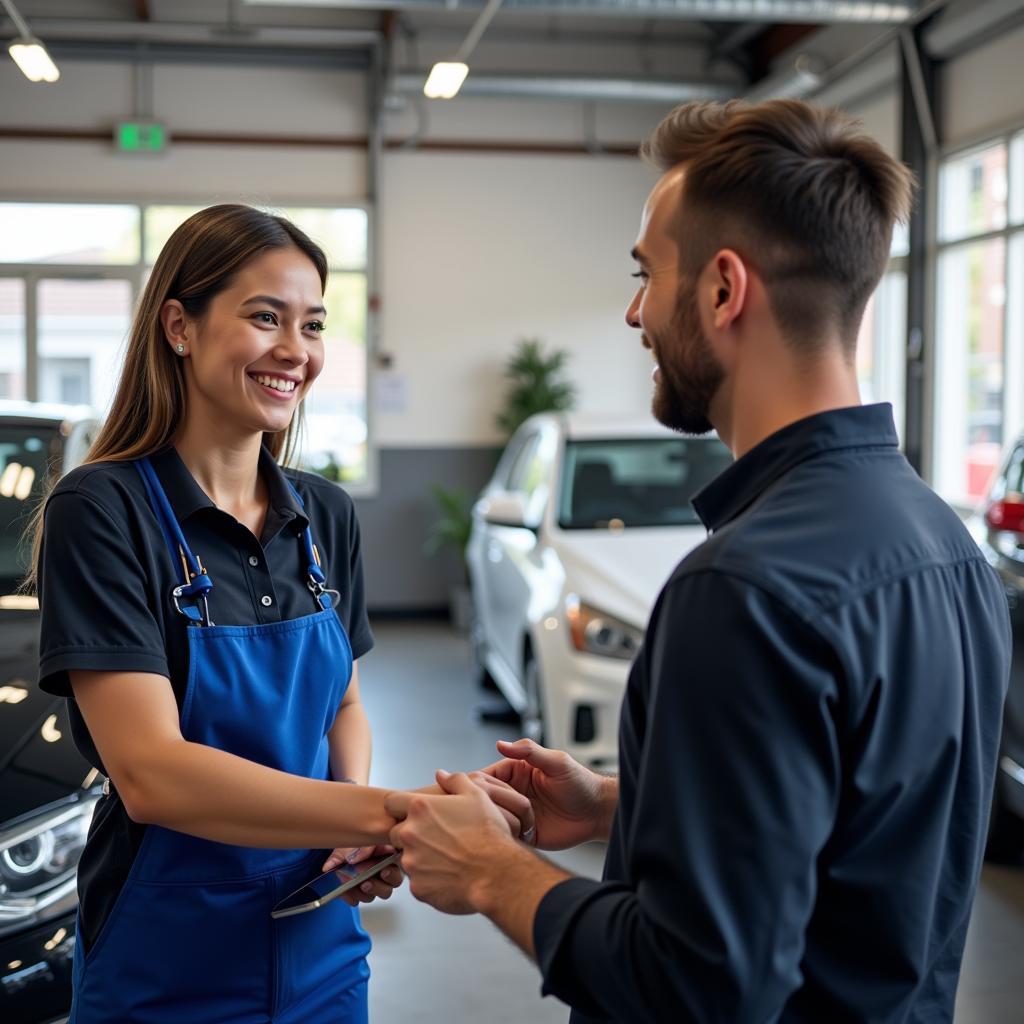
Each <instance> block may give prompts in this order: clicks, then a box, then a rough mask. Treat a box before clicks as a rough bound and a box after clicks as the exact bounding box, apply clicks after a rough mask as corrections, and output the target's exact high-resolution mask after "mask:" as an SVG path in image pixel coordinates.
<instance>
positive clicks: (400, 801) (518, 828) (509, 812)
mask: <svg viewBox="0 0 1024 1024" xmlns="http://www.w3.org/2000/svg"><path fill="white" fill-rule="evenodd" d="M487 771H489V769H485V770H484V771H479V772H467V773H466V774H467V777H468V778H469V779H470V781H471V782H473V784H474V785H475V786H476V787H477V788H478V789H482V790H483V791H484V792H485V793H486V794H487V795H488V796H489V797H490V798H491V803H493V804H494V806H495V807H497V808H498V810H499V811H501V816H502V817H503V818H504V819H505V824H506V825H507V826H508V830H509V832H511V833H512V837H513V838H514V839H522V840H523V841H524V842H531V841H532V839H533V835H534V832H533V831H532V830H533V828H534V815H533V806H532V805H531V803H530V798H529V796H526V795H524V794H523V793H520V792H518V791H517V790H516V788H515V787H514V786H512V785H509V783H508V782H506V781H504V780H503V779H500V778H497V777H495V776H494V775H488V774H486V772H487ZM445 774H446V775H447V772H446V773H445ZM414 793H419V794H422V795H423V796H444V795H445V790H444V789H442V787H441V786H439V785H437V784H436V783H435V784H434V785H433V786H423V787H421V788H420V789H414V790H406V791H405V792H404V793H403V792H402V791H401V790H395V792H394V793H392V794H391V797H393V798H394V799H395V800H396V801H397V802H396V804H395V806H396V807H406V806H407V805H408V798H409V797H411V796H412V795H413V794H414ZM389 799H390V798H389ZM403 817H404V815H403Z"/></svg>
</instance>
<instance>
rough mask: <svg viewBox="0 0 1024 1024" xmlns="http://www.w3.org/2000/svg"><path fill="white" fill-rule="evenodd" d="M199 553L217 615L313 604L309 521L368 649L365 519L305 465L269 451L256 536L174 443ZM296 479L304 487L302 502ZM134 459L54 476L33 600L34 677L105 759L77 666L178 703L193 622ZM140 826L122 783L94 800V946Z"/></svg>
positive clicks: (255, 615) (91, 752)
mask: <svg viewBox="0 0 1024 1024" xmlns="http://www.w3.org/2000/svg"><path fill="white" fill-rule="evenodd" d="M151 461H152V463H153V467H154V469H155V470H156V473H157V476H158V477H159V478H160V482H161V483H162V484H163V487H164V490H165V491H166V493H167V497H168V500H169V501H170V504H171V507H172V508H173V510H174V513H175V515H176V516H177V518H178V521H179V523H181V526H182V530H183V532H184V534H185V537H186V539H187V540H188V543H189V546H190V547H191V548H192V551H193V553H194V554H195V555H196V556H197V557H198V558H199V560H200V561H201V562H202V564H203V565H204V566H205V567H206V569H207V571H208V573H209V576H210V578H211V579H212V580H213V591H212V592H211V594H210V597H209V606H210V616H211V618H212V620H213V621H214V622H215V623H216V624H217V625H222V626H228V625H254V624H261V623H268V622H277V621H280V620H282V619H296V618H300V617H302V616H305V615H311V614H313V613H315V612H317V611H318V610H319V605H318V604H317V603H316V602H315V601H314V598H313V596H312V594H311V593H310V591H309V590H308V588H307V586H306V582H307V572H306V566H307V557H306V552H305V548H304V546H303V544H302V540H301V533H302V530H303V529H304V528H305V527H306V525H307V524H308V525H310V526H311V527H312V532H313V539H314V541H315V543H316V545H317V549H318V552H319V554H320V558H321V562H322V568H323V570H324V573H325V574H326V576H327V581H328V586H329V587H331V588H332V589H334V590H337V591H338V592H339V594H340V595H341V596H340V600H339V601H338V602H337V604H336V611H337V613H338V617H339V619H340V620H341V624H342V626H344V628H345V630H346V632H347V633H348V636H349V640H350V642H351V644H352V653H353V657H355V658H359V657H361V656H362V655H364V654H365V653H366V652H367V651H369V650H370V648H371V647H372V646H373V637H372V635H371V633H370V627H369V623H368V621H367V617H366V604H365V596H364V588H363V572H362V562H361V558H360V550H359V525H358V523H357V521H356V517H355V512H354V510H353V506H352V500H351V499H350V498H349V497H348V495H347V494H345V492H344V491H342V490H341V488H340V487H338V486H337V485H335V484H333V483H330V482H329V481H326V480H323V479H321V478H320V477H317V476H314V475H312V474H310V473H302V472H297V471H292V470H287V471H283V470H282V469H281V468H280V467H279V466H278V465H277V463H276V462H275V461H274V459H273V458H272V457H271V456H270V454H269V452H267V451H266V449H263V450H262V451H261V454H260V463H259V471H260V474H261V476H262V478H263V480H264V482H265V483H266V485H267V489H268V491H269V506H268V509H267V516H266V522H265V524H264V527H263V534H262V536H261V537H259V538H257V537H255V536H254V535H253V534H252V532H251V531H250V530H249V529H248V528H247V527H246V526H243V525H242V524H241V523H239V522H238V521H237V520H236V519H235V518H234V517H233V516H231V515H229V514H228V513H227V512H224V511H222V510H221V509H219V508H217V507H216V506H215V505H214V503H213V502H212V501H211V500H210V498H209V497H207V495H206V493H205V492H204V491H203V490H202V488H201V487H200V486H199V484H198V483H196V481H195V479H194V478H193V476H192V474H191V473H190V472H189V471H188V469H187V467H186V466H185V464H184V463H183V462H182V461H181V458H180V457H179V456H178V453H177V452H176V451H175V450H174V448H167V449H165V450H164V451H162V452H160V453H159V454H157V455H154V456H153V457H152V459H151ZM288 480H291V482H292V483H293V484H294V486H295V488H296V490H297V491H298V492H299V494H300V496H301V498H302V504H301V505H300V503H299V502H298V501H297V500H296V499H295V496H294V494H293V493H292V491H291V489H290V487H289V486H288ZM182 574H183V570H182V567H181V565H180V564H175V563H174V562H172V560H171V555H170V552H169V550H168V547H167V543H166V541H165V540H164V536H163V533H162V532H161V529H160V525H159V523H158V521H157V519H156V516H155V514H154V513H153V510H152V508H151V507H150V504H149V500H148V497H147V494H146V489H145V486H144V484H143V481H142V478H141V476H140V475H139V473H138V470H137V469H136V468H135V466H134V465H132V464H131V463H124V462H120V463H118V462H108V463H101V464H98V465H90V466H83V467H80V468H79V469H76V470H74V471H72V472H71V473H69V474H68V475H67V476H66V477H65V478H64V479H63V480H61V481H60V483H59V484H58V485H57V487H56V489H55V490H54V492H53V494H52V495H51V496H50V498H49V500H48V502H47V506H46V519H45V529H44V535H43V549H42V562H41V571H40V577H39V601H40V611H41V618H42V626H41V636H40V656H39V659H40V660H39V674H40V686H41V687H42V688H43V689H44V690H47V691H48V692H50V693H56V694H60V695H63V696H66V697H68V698H69V700H68V711H69V714H70V718H71V727H72V732H73V734H74V738H75V742H76V744H77V745H78V748H79V750H81V752H82V754H83V756H84V757H86V758H87V759H88V760H89V761H90V763H92V764H93V765H95V766H96V767H97V768H99V769H100V770H101V771H102V770H103V765H102V762H101V760H100V757H99V755H98V753H97V752H96V748H95V746H94V744H93V742H92V739H91V737H90V736H89V732H88V730H87V729H86V727H85V722H84V720H83V719H82V716H81V713H80V712H79V710H78V707H77V705H76V704H75V701H74V700H73V699H72V697H71V688H70V683H69V679H68V671H69V670H70V669H96V670H108V671H124V672H150V673H155V674H157V675H161V676H165V677H167V678H168V679H169V680H170V681H171V685H172V687H173V689H174V693H175V696H176V697H177V700H178V707H179V708H180V707H181V704H182V701H183V698H184V694H185V687H186V683H187V680H188V667H189V666H188V661H189V658H188V636H187V630H188V629H189V628H196V627H190V626H188V625H187V620H186V619H185V618H184V616H182V615H180V614H179V613H178V612H177V611H176V610H175V609H174V606H173V605H172V603H171V600H170V592H171V589H172V588H173V587H174V586H176V585H178V584H180V583H181V582H182ZM144 834H145V826H144V825H138V824H136V823H135V822H133V821H131V819H129V818H128V816H127V814H126V813H125V810H124V806H123V804H122V803H121V801H120V800H119V799H117V797H116V794H115V795H113V796H111V797H109V798H107V799H104V800H102V801H101V802H100V804H99V806H98V808H97V812H96V816H95V818H94V820H93V826H92V830H91V832H90V836H89V842H88V845H87V847H86V850H85V853H84V854H83V857H82V862H81V865H80V867H79V872H78V887H79V895H80V897H81V909H82V932H83V938H84V940H85V942H86V944H87V945H88V944H89V943H91V941H92V940H93V939H94V938H95V936H96V935H97V934H98V932H99V928H100V926H101V924H102V922H103V921H105V920H106V915H107V913H108V912H109V910H110V907H111V906H112V904H113V901H114V899H115V898H116V896H117V894H118V892H120V889H121V886H122V884H123V882H124V879H125V878H126V876H127V874H128V870H129V869H130V867H131V864H132V861H133V859H134V856H135V853H136V852H137V850H138V848H139V844H140V843H141V842H142V837H143V835H144Z"/></svg>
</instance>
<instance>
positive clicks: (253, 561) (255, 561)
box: [249, 555, 260, 568]
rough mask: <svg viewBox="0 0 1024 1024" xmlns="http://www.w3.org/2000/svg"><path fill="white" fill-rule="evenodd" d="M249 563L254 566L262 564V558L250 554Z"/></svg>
mask: <svg viewBox="0 0 1024 1024" xmlns="http://www.w3.org/2000/svg"><path fill="white" fill-rule="evenodd" d="M249 564H250V565H251V566H253V568H255V567H256V566H257V565H259V564H260V560H259V559H258V558H257V557H256V556H255V555H250V556H249Z"/></svg>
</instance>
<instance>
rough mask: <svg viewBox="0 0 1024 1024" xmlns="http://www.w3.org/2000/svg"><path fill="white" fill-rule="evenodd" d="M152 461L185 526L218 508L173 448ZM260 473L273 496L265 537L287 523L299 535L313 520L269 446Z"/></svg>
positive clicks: (263, 450) (262, 455)
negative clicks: (192, 517)
mask: <svg viewBox="0 0 1024 1024" xmlns="http://www.w3.org/2000/svg"><path fill="white" fill-rule="evenodd" d="M150 461H151V462H152V463H153V468H154V469H155V470H156V472H157V475H158V476H159V477H160V483H161V484H163V487H164V491H165V492H166V494H167V500H168V501H169V502H170V503H171V508H172V509H173V510H174V514H175V516H177V519H178V522H179V523H184V522H185V520H187V519H188V518H189V517H190V516H193V515H195V514H196V513H197V512H200V511H201V510H203V509H209V508H212V509H216V507H217V506H216V505H215V504H214V503H213V501H212V500H211V499H210V497H209V495H208V494H207V493H206V492H205V491H204V490H203V489H202V487H200V486H199V484H198V483H197V482H196V478H195V477H194V476H193V475H192V474H191V473H190V472H189V469H188V467H187V466H186V465H185V463H184V462H182V460H181V456H180V455H179V454H178V452H177V450H176V449H175V447H174V446H173V445H168V446H167V447H166V448H164V449H162V450H161V451H159V452H157V453H156V454H155V455H153V456H152V457H151V459H150ZM259 472H260V476H262V477H263V480H264V482H265V483H266V485H267V490H268V492H269V495H270V501H269V505H268V507H267V523H266V527H265V529H264V536H267V537H269V536H273V535H274V534H276V533H277V532H278V531H279V530H280V529H281V528H282V527H283V526H284V525H285V523H292V522H293V523H294V530H295V532H296V533H298V532H299V531H301V530H304V529H305V528H306V527H307V526H308V525H309V518H308V516H307V515H306V513H305V512H304V511H303V509H302V506H301V505H300V504H299V501H298V499H297V498H296V497H295V495H294V494H293V493H292V489H291V487H290V486H289V485H288V479H287V477H285V475H284V471H283V470H282V469H281V467H280V466H279V465H278V464H277V461H276V460H275V459H274V457H273V456H272V455H271V454H270V452H269V451H268V450H267V448H266V446H265V445H261V446H260V461H259Z"/></svg>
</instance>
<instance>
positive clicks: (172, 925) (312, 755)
mask: <svg viewBox="0 0 1024 1024" xmlns="http://www.w3.org/2000/svg"><path fill="white" fill-rule="evenodd" d="M136 465H137V467H138V469H139V472H140V473H141V474H142V477H143V480H144V481H145V483H146V488H147V491H148V494H149V499H150V504H151V505H152V507H153V511H154V512H155V513H156V516H157V519H158V521H159V522H160V526H161V529H162V530H163V533H164V536H165V538H166V540H167V544H168V548H169V550H170V552H171V557H172V559H173V560H174V564H175V565H176V566H182V565H183V564H184V565H187V566H188V567H190V568H189V579H188V580H186V581H185V583H184V584H183V585H182V586H179V587H175V588H174V591H173V594H172V599H173V601H174V603H175V606H176V607H177V608H178V610H179V611H180V612H181V613H182V614H183V615H185V616H186V617H187V618H188V619H189V620H190V623H191V624H190V626H189V628H188V630H187V633H188V644H189V677H188V685H187V689H186V692H185V698H184V703H183V705H182V709H181V732H182V735H183V736H184V737H185V739H186V740H190V741H191V742H194V743H203V744H205V745H207V746H210V747H216V748H217V749H218V750H224V751H227V752H228V753H231V754H236V755H238V756H239V757H244V758H246V759H247V760H250V761H255V762H257V763H258V764H264V765H267V766H269V767H271V768H277V769H278V770H280V771H284V772H289V773H291V774H293V775H301V776H305V777H306V778H311V779H326V778H328V754H329V751H328V743H327V733H328V731H329V729H330V728H331V725H332V724H333V722H334V718H335V715H336V714H337V711H338V707H339V705H340V704H341V699H342V696H343V695H344V693H345V689H346V687H347V686H348V682H349V678H350V677H351V674H352V649H351V647H350V645H349V641H348V637H347V636H346V635H345V630H344V629H343V628H342V626H341V623H340V622H339V620H338V616H337V614H336V613H335V611H334V610H333V608H332V602H331V598H330V593H331V592H330V591H328V590H327V589H326V580H325V578H324V575H323V572H322V571H321V570H320V567H319V558H318V556H317V553H316V549H315V548H314V546H313V541H312V537H311V535H310V531H309V528H308V527H307V528H306V530H305V531H304V533H303V535H302V536H301V537H300V538H299V541H300V544H302V545H303V550H304V554H305V560H306V562H307V563H308V565H309V580H308V586H309V589H310V592H311V606H313V607H317V608H319V609H320V610H319V611H317V612H315V613H314V614H310V615H308V616H305V617H303V618H299V619H293V620H289V621H283V622H273V623H269V624H266V625H256V626H216V625H214V624H212V623H211V622H210V619H209V614H208V610H207V606H206V596H207V594H208V593H209V591H210V590H211V589H212V586H213V583H212V581H211V580H210V579H209V577H208V576H207V574H206V571H205V569H204V568H203V567H202V566H201V564H200V563H199V562H198V561H197V560H196V559H195V557H194V556H193V555H192V553H191V551H190V550H189V547H188V544H187V542H186V540H185V537H184V535H183V533H182V531H181V527H180V525H179V524H178V521H177V519H176V518H175V516H174V513H173V511H172V510H171V506H170V503H169V502H168V500H167V497H166V495H165V494H164V491H163V488H162V486H161V485H160V481H159V479H158V478H157V476H156V473H155V472H154V471H153V468H152V466H151V465H150V464H149V461H148V459H143V460H141V461H140V462H139V463H137V464H136ZM293 490H294V488H293ZM296 497H298V494H297V493H296ZM299 500H300V503H301V499H299ZM314 601H315V602H316V603H315V605H314V604H313V602H314ZM209 785H210V786H216V785H217V780H216V779H215V778H211V779H210V780H209ZM322 857H323V854H322V852H320V853H319V854H317V853H311V851H309V850H265V849H250V848H248V847H243V846H231V845H228V844H226V843H215V842H211V841H209V840H206V839H199V838H196V837H195V836H190V835H185V834H184V833H181V832H175V831H172V830H170V829H166V828H161V827H160V826H158V825H150V826H148V827H147V829H146V833H145V836H144V838H143V841H142V845H141V847H140V848H139V851H138V854H137V856H136V858H135V861H134V863H133V865H132V868H131V871H130V873H129V875H128V878H127V880H126V881H125V884H124V887H123V889H122V890H121V893H120V895H119V896H118V898H117V901H116V902H115V904H114V907H113V908H112V910H111V912H110V916H109V918H108V919H107V920H106V922H105V923H104V925H103V927H102V929H101V931H100V934H99V936H98V937H97V938H96V941H95V942H94V943H93V945H92V948H91V949H90V950H89V951H88V952H84V951H83V950H82V944H81V942H79V943H78V945H77V946H76V948H75V957H74V975H73V976H74V1002H73V1006H72V1010H71V1018H70V1024H99V1022H104V1024H106V1022H111V1024H113V1022H115V1021H116V1022H118V1024H125V1022H128V1021H131V1022H133V1024H264V1022H271V1021H273V1022H275V1024H299V1022H302V1024H326V1022H328V1021H330V1022H332V1024H365V1022H366V1020H367V1008H366V988H367V979H368V978H369V968H368V967H367V964H366V955H367V953H368V952H369V950H370V940H369V937H368V936H367V935H366V933H365V932H364V931H363V929H362V928H361V927H360V924H359V914H358V911H357V910H356V909H354V908H352V907H350V906H348V905H347V904H346V903H345V902H344V901H343V900H335V901H333V902H332V903H329V904H327V905H326V906H325V907H323V908H321V909H319V910H315V911H313V912H311V913H307V914H299V915H296V916H294V917H287V918H282V919H280V920H276V921H275V920H272V919H271V916H270V912H271V909H272V908H273V906H274V904H275V903H277V902H278V901H279V900H281V899H283V898H284V897H285V896H287V895H288V894H289V893H290V892H292V891H293V890H295V889H296V888H298V887H299V886H300V885H302V884H303V883H304V882H306V881H307V880H308V879H309V878H310V877H312V876H313V875H314V874H316V873H317V872H318V871H319V870H320V866H321V863H322V860H321V858H322Z"/></svg>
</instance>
